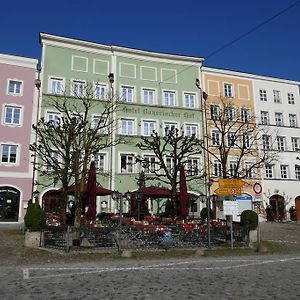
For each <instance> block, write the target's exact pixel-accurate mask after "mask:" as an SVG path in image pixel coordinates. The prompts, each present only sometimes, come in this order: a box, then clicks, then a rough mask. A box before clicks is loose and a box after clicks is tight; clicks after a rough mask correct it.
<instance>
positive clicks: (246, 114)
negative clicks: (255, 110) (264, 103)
mask: <svg viewBox="0 0 300 300" xmlns="http://www.w3.org/2000/svg"><path fill="white" fill-rule="evenodd" d="M241 120H242V122H244V123H246V122H247V121H250V120H251V109H250V108H248V107H242V108H241Z"/></svg>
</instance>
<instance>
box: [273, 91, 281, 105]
mask: <svg viewBox="0 0 300 300" xmlns="http://www.w3.org/2000/svg"><path fill="white" fill-rule="evenodd" d="M273 99H274V103H281V92H280V91H279V90H273Z"/></svg>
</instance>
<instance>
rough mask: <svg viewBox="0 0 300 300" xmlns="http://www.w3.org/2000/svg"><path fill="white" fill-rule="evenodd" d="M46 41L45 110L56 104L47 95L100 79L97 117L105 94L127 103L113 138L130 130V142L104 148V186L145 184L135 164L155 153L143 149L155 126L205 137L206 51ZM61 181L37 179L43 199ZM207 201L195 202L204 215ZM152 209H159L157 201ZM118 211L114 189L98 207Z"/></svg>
mask: <svg viewBox="0 0 300 300" xmlns="http://www.w3.org/2000/svg"><path fill="white" fill-rule="evenodd" d="M40 42H41V46H42V60H41V82H42V86H41V94H40V113H39V114H40V117H45V118H49V115H51V114H55V112H54V111H53V109H52V108H51V107H47V106H45V105H43V103H44V99H45V97H46V96H47V95H49V94H52V93H55V92H57V91H59V90H60V89H62V88H63V89H67V90H69V92H70V96H72V91H73V90H74V88H76V89H77V90H80V89H81V88H82V86H84V85H86V84H87V83H89V84H93V85H94V87H95V90H96V91H97V94H96V95H95V101H98V102H99V107H98V108H96V109H94V111H93V112H92V116H91V118H92V117H95V116H97V110H98V113H99V111H100V110H101V101H99V100H97V99H100V100H101V97H102V96H104V95H105V94H110V95H111V96H113V97H111V98H112V99H119V100H120V102H121V104H120V106H119V107H118V110H117V112H116V113H115V114H114V115H113V118H114V120H115V122H116V124H117V130H116V131H114V133H113V138H114V139H117V138H118V137H120V136H124V137H126V143H125V144H118V145H116V146H114V147H112V148H111V149H105V150H103V151H102V152H101V153H99V154H98V156H97V160H96V167H97V170H98V177H97V182H98V183H99V184H101V185H102V186H103V187H105V188H108V189H111V190H118V191H119V192H121V193H122V194H123V193H125V192H127V191H131V192H132V191H135V190H137V189H138V185H137V178H138V177H139V173H140V172H141V171H143V169H142V167H141V166H140V165H139V164H135V156H136V155H148V156H149V157H151V156H153V153H141V152H140V150H139V149H138V148H137V147H136V143H137V142H139V141H141V139H140V137H141V136H145V135H150V134H151V132H152V130H153V129H154V130H156V131H157V132H159V134H160V135H164V132H165V130H166V129H165V128H171V127H172V126H175V127H176V128H178V129H179V130H184V132H185V133H186V134H187V135H192V134H195V135H196V136H197V137H199V138H202V129H203V128H202V112H201V103H200V102H201V95H200V91H199V89H198V88H197V87H196V85H195V79H196V78H201V74H200V72H201V71H200V70H201V68H200V67H201V64H202V61H203V59H202V58H196V57H187V56H180V55H171V54H162V53H155V52H148V51H141V50H136V49H129V48H124V47H119V46H109V45H102V44H97V43H92V42H87V41H80V40H75V39H71V38H65V37H59V36H54V35H49V34H44V33H42V34H41V35H40ZM52 117H53V116H52ZM50 118H51V117H50ZM203 161H204V159H203V153H199V155H198V156H196V157H192V158H190V163H191V164H197V167H198V169H199V170H200V169H203ZM107 175H110V176H107ZM37 178H38V180H39V182H43V181H44V180H45V179H44V178H39V176H38V174H37ZM153 184H155V185H158V184H159V183H158V182H155V181H154V182H152V181H151V182H147V181H146V186H147V185H153ZM165 187H167V188H170V187H169V186H166V185H165ZM57 188H59V186H56V187H47V188H43V187H42V185H41V186H38V189H39V190H40V191H41V198H43V197H44V196H46V195H47V193H48V194H49V191H51V190H55V189H57ZM188 192H189V194H190V195H195V196H197V195H200V194H203V193H204V180H203V179H198V180H195V181H191V182H188ZM195 199H196V197H195ZM197 201H199V200H197ZM125 207H126V204H125ZM201 208H202V203H199V202H198V203H195V204H194V205H193V207H192V208H190V214H191V215H192V214H193V215H195V216H198V215H200V210H201ZM151 209H153V210H154V212H155V210H156V211H157V207H151ZM116 210H117V206H116V203H114V202H113V201H112V199H110V196H101V197H98V199H97V212H101V211H102V212H103V211H104V212H116Z"/></svg>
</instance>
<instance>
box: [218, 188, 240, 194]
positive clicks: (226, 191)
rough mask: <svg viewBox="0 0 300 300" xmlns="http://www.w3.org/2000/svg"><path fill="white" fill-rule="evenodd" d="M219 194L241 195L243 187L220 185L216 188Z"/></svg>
mask: <svg viewBox="0 0 300 300" xmlns="http://www.w3.org/2000/svg"><path fill="white" fill-rule="evenodd" d="M215 193H216V194H217V195H218V196H235V195H241V194H242V189H241V188H240V187H219V188H217V189H216V190H215Z"/></svg>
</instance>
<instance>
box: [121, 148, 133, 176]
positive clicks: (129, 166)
mask: <svg viewBox="0 0 300 300" xmlns="http://www.w3.org/2000/svg"><path fill="white" fill-rule="evenodd" d="M123 158H125V161H124V159H123ZM124 162H125V164H124ZM119 166H120V172H121V173H124V174H133V173H134V171H135V169H134V155H133V154H128V153H120V165H119Z"/></svg>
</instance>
